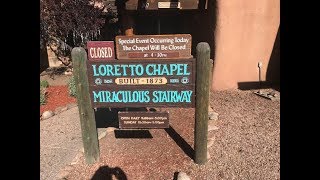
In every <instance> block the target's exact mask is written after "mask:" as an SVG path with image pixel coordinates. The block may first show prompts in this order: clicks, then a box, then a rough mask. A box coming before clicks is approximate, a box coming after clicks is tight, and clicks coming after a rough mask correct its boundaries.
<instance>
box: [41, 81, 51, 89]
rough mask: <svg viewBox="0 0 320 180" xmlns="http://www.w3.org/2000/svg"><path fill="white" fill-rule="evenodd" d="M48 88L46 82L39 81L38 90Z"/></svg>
mask: <svg viewBox="0 0 320 180" xmlns="http://www.w3.org/2000/svg"><path fill="white" fill-rule="evenodd" d="M48 86H49V83H48V81H46V80H40V88H47V87H48Z"/></svg>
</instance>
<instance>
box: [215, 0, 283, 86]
mask: <svg viewBox="0 0 320 180" xmlns="http://www.w3.org/2000/svg"><path fill="white" fill-rule="evenodd" d="M216 13H217V24H216V28H215V55H214V68H213V77H212V80H213V82H212V89H213V90H225V89H236V88H239V84H241V83H243V84H245V83H246V82H248V83H249V82H259V68H258V62H262V68H261V80H262V81H266V80H268V81H272V82H276V81H280V79H279V76H272V77H273V79H267V72H273V74H274V73H279V72H278V71H280V70H279V66H280V58H279V54H280V50H279V49H278V50H273V47H274V43H275V39H276V36H277V32H278V28H279V25H280V1H279V0H259V1H256V0H246V1H239V0H228V1H225V0H217V12H216ZM279 33H280V32H279ZM278 36H279V35H278ZM277 40H278V41H279V42H280V36H279V37H278V38H277ZM279 42H277V43H278V44H279ZM275 48H279V45H276V46H275ZM273 51H276V52H278V54H276V55H277V57H274V59H275V60H276V61H279V62H273V63H272V64H273V65H272V66H269V62H270V56H271V54H272V52H273ZM268 68H269V69H268ZM270 68H273V69H270ZM270 77H271V76H270Z"/></svg>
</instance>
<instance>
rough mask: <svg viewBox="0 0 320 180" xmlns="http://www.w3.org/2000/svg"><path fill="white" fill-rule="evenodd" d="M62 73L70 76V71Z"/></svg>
mask: <svg viewBox="0 0 320 180" xmlns="http://www.w3.org/2000/svg"><path fill="white" fill-rule="evenodd" d="M64 75H67V76H71V75H72V72H71V71H69V72H68V71H66V72H64Z"/></svg>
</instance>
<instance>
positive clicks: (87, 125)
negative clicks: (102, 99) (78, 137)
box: [71, 47, 100, 164]
mask: <svg viewBox="0 0 320 180" xmlns="http://www.w3.org/2000/svg"><path fill="white" fill-rule="evenodd" d="M71 56H72V62H73V69H74V80H75V84H76V89H77V102H78V108H79V114H80V123H81V132H82V142H83V148H84V154H85V159H86V162H87V163H88V164H93V163H95V162H96V161H97V160H98V159H99V156H100V150H99V141H98V134H97V127H96V121H95V117H94V110H93V108H92V105H91V101H90V94H89V83H88V75H87V53H86V51H85V49H83V48H82V47H76V48H73V49H72V52H71Z"/></svg>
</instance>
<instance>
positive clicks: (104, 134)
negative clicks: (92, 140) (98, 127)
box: [98, 131, 107, 140]
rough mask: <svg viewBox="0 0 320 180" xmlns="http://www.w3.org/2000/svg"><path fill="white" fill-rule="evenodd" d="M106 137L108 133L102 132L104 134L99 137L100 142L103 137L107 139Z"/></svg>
mask: <svg viewBox="0 0 320 180" xmlns="http://www.w3.org/2000/svg"><path fill="white" fill-rule="evenodd" d="M106 135H107V132H106V131H104V132H102V133H101V134H100V135H99V137H98V139H99V140H100V139H102V138H103V137H105V136H106Z"/></svg>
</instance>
